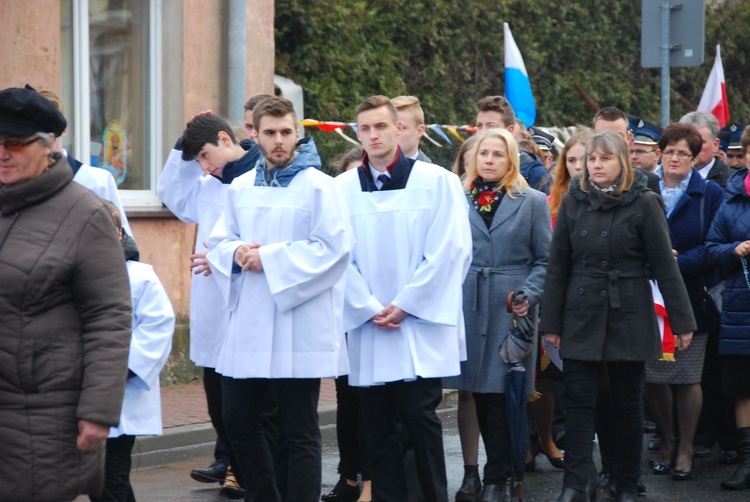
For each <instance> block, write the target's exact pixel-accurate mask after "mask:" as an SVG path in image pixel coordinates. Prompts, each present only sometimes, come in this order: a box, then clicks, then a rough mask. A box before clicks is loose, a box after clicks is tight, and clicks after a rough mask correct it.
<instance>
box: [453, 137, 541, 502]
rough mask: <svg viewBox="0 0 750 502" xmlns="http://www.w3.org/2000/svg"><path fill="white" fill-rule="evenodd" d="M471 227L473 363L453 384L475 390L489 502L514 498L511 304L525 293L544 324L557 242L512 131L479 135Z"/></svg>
mask: <svg viewBox="0 0 750 502" xmlns="http://www.w3.org/2000/svg"><path fill="white" fill-rule="evenodd" d="M464 188H465V189H466V190H467V196H468V198H469V204H470V205H472V206H473V208H471V209H470V211H469V221H470V222H471V232H472V243H473V248H474V251H473V258H472V262H471V268H470V269H469V274H468V275H467V277H466V281H465V282H464V285H463V292H464V321H465V325H466V349H467V355H468V359H467V360H466V361H464V362H463V363H462V364H461V375H460V376H458V377H454V378H450V379H444V382H445V383H444V384H445V386H446V387H453V388H458V389H460V390H465V391H470V392H472V393H473V396H474V402H475V403H476V411H477V418H478V421H479V430H480V432H481V435H482V438H483V440H484V445H485V450H486V452H487V464H486V465H485V469H484V490H483V498H482V500H483V501H488V502H489V501H495V500H497V501H500V500H510V496H511V495H510V493H511V486H512V481H511V477H512V476H511V473H512V468H511V457H510V446H509V439H508V430H507V426H506V417H505V395H504V392H505V374H506V372H507V371H508V365H507V364H505V363H504V362H503V361H502V360H501V359H500V356H499V355H498V351H499V350H500V346H501V345H502V342H503V340H504V339H505V337H506V336H507V335H508V332H509V330H510V329H511V327H512V318H513V316H512V314H509V313H507V312H506V309H505V301H506V298H507V296H508V293H509V292H510V291H514V290H515V291H523V292H524V293H526V295H527V296H528V301H526V302H524V303H522V304H520V305H515V306H514V313H515V314H516V315H518V316H526V315H528V316H531V317H532V318H533V319H534V321H536V316H537V306H538V304H539V300H540V298H541V289H542V284H543V283H544V273H545V268H546V266H547V251H548V247H549V241H550V237H551V233H552V232H551V225H550V216H549V205H548V204H547V199H546V196H545V195H544V194H543V193H541V192H538V191H536V190H534V189H531V188H529V187H528V185H527V184H526V182H525V180H524V179H523V176H521V174H520V171H519V161H518V146H517V145H516V141H515V140H514V139H513V136H512V135H511V134H510V133H509V132H508V131H506V130H505V129H491V130H490V131H487V132H485V133H484V134H483V135H481V136H480V137H479V138H478V141H477V145H476V146H475V148H474V150H473V154H472V158H471V163H470V164H469V166H468V170H467V173H466V176H465V177H464ZM535 355H536V346H534V348H533V349H532V350H531V354H530V356H529V357H528V358H527V359H526V361H525V367H526V376H527V379H528V382H527V389H529V391H530V392H533V389H534V385H533V378H534V368H535Z"/></svg>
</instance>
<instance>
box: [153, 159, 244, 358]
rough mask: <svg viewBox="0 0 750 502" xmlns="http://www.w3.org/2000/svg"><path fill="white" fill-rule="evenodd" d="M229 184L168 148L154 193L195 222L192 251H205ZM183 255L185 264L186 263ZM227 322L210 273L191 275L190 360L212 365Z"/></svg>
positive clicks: (217, 290) (224, 310) (173, 210)
mask: <svg viewBox="0 0 750 502" xmlns="http://www.w3.org/2000/svg"><path fill="white" fill-rule="evenodd" d="M228 189H229V185H226V184H223V183H222V182H221V180H219V179H217V178H214V177H213V176H204V175H203V170H202V169H201V166H200V164H199V163H198V161H196V160H188V161H185V160H182V151H180V150H172V151H171V152H170V154H169V157H168V158H167V162H166V163H165V164H164V170H163V171H162V174H161V176H160V177H159V182H158V183H157V185H156V194H157V195H158V196H159V198H160V199H161V201H162V202H163V203H164V205H165V206H167V207H168V208H169V210H170V211H172V213H173V214H174V215H175V216H177V218H179V219H180V220H182V221H184V222H186V223H197V224H198V232H197V235H196V238H195V252H196V253H205V252H207V251H208V248H206V247H205V246H204V245H203V243H204V242H208V238H209V236H210V235H211V229H213V227H214V225H215V224H216V220H218V219H219V215H221V212H222V211H223V210H224V204H225V202H226V194H227V190H228ZM187 258H188V257H187V256H186V257H185V265H186V266H187V263H188V261H187ZM228 325H229V312H228V311H227V309H226V308H224V307H223V301H222V298H221V294H220V293H219V289H218V287H217V286H216V282H215V281H214V277H213V275H209V276H208V277H206V276H204V275H203V274H201V275H194V274H193V275H192V280H191V281H190V360H191V361H193V362H194V363H195V364H196V366H201V367H204V368H216V361H217V360H218V358H219V349H220V348H221V342H222V340H223V338H224V333H226V330H227V326H228Z"/></svg>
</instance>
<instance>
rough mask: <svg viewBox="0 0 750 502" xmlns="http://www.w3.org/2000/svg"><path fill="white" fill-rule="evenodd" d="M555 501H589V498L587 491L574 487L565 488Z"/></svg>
mask: <svg viewBox="0 0 750 502" xmlns="http://www.w3.org/2000/svg"><path fill="white" fill-rule="evenodd" d="M555 502H589V498H588V496H587V495H586V494H585V493H583V492H579V491H578V490H574V489H573V488H563V491H562V493H561V494H560V496H559V497H557V500H556V501H555Z"/></svg>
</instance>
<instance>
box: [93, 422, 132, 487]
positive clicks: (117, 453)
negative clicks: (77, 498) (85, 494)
mask: <svg viewBox="0 0 750 502" xmlns="http://www.w3.org/2000/svg"><path fill="white" fill-rule="evenodd" d="M134 444H135V436H120V437H116V438H107V445H106V460H105V461H104V492H102V495H101V496H100V497H89V500H91V501H92V502H135V495H134V494H133V487H132V486H131V485H130V466H131V460H130V454H131V453H132V451H133V445H134Z"/></svg>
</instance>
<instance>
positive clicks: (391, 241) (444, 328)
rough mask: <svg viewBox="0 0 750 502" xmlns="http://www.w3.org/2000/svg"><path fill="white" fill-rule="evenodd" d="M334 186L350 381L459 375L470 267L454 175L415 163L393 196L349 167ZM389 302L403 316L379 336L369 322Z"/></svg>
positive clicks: (464, 212)
mask: <svg viewBox="0 0 750 502" xmlns="http://www.w3.org/2000/svg"><path fill="white" fill-rule="evenodd" d="M336 180H337V183H338V185H339V186H340V187H341V189H342V191H343V192H344V196H345V198H346V204H347V208H348V210H349V214H350V217H351V221H352V227H353V229H354V237H355V240H356V245H355V247H354V250H353V251H352V260H351V264H350V267H349V270H348V274H347V294H346V307H345V317H344V323H345V326H344V327H345V328H346V330H347V331H348V333H349V337H348V344H349V365H350V374H349V383H350V384H351V385H356V386H370V385H378V384H382V383H386V382H393V381H398V380H413V379H415V378H417V377H418V376H419V377H424V378H434V377H443V376H451V375H457V374H458V373H459V372H460V361H461V360H464V359H466V339H465V333H464V322H463V313H462V290H461V285H462V284H463V281H464V278H465V277H466V273H467V271H468V269H469V265H470V263H471V231H470V228H469V216H468V204H467V202H466V196H465V195H464V192H463V189H462V188H461V185H460V182H459V180H458V177H457V176H456V175H454V174H453V173H450V172H448V171H446V170H445V169H443V168H440V167H439V166H435V165H434V164H428V163H425V162H421V161H417V162H415V163H414V166H413V167H412V170H411V174H410V176H409V179H408V182H407V185H406V187H405V188H404V189H401V190H386V191H377V192H363V191H362V189H361V186H360V181H359V176H358V173H357V170H352V171H348V172H346V173H344V174H342V175H340V176H338V178H336ZM389 304H393V305H395V306H397V307H399V308H400V309H402V310H404V311H405V312H408V313H409V314H411V315H409V316H407V317H406V318H405V319H404V320H403V321H401V323H400V324H401V327H400V328H398V329H395V330H380V329H378V328H376V327H375V325H374V324H373V323H372V322H371V321H370V319H371V318H372V317H373V316H374V315H375V314H377V313H378V312H379V311H380V310H382V309H383V308H384V307H385V306H387V305H389Z"/></svg>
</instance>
